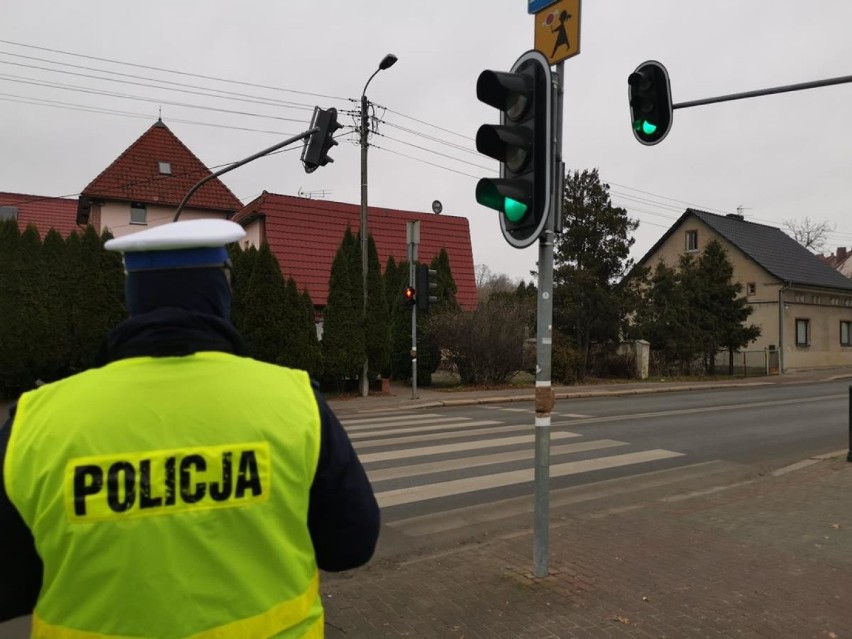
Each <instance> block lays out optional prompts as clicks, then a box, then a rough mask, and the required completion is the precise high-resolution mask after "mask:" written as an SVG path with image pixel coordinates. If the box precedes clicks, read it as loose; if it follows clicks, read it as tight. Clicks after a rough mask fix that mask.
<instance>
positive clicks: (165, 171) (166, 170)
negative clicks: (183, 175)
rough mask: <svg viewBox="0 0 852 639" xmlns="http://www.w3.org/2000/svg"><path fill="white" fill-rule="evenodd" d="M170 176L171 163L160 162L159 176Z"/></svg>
mask: <svg viewBox="0 0 852 639" xmlns="http://www.w3.org/2000/svg"><path fill="white" fill-rule="evenodd" d="M171 174H172V163H171V162H160V175H171Z"/></svg>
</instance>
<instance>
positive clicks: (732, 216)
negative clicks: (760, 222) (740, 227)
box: [725, 213, 745, 222]
mask: <svg viewBox="0 0 852 639" xmlns="http://www.w3.org/2000/svg"><path fill="white" fill-rule="evenodd" d="M725 217H727V218H729V219H731V220H739V221H740V222H745V216H743V215H740V214H738V213H728V214H726V215H725Z"/></svg>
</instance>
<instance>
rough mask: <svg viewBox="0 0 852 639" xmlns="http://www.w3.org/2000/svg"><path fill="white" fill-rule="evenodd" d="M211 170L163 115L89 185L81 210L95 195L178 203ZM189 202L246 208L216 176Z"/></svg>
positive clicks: (228, 210)
mask: <svg viewBox="0 0 852 639" xmlns="http://www.w3.org/2000/svg"><path fill="white" fill-rule="evenodd" d="M211 173H212V172H211V171H210V169H208V168H207V167H206V166H205V165H204V163H202V162H201V160H199V159H198V158H197V157H196V156H195V154H193V153H192V151H190V150H189V149H188V148H187V147H186V146H185V145H184V144H183V142H181V141H180V140H179V139H178V138H177V136H175V134H174V133H172V131H171V129H169V128H168V127H167V126H166V125H165V123H164V122H163V121H162V120H157V122H155V123H154V124H153V125H152V126H151V127H150V128H149V129H148V130H147V131H146V132H145V133H143V134H142V135H141V136H140V137H139V138H138V139H137V140H136V141H135V142H134V143H133V144H131V145H130V146H129V147H128V148H127V149H126V150H125V151H124V152H123V153H122V154H121V155H119V156H118V158H116V159H115V161H113V162H112V164H110V165H109V166H108V167H107V168H106V169H104V170H103V171H102V172H101V173H100V175H98V176H97V177H96V178H95V179H94V180H92V182H91V183H90V184H89V185H88V186H87V187H86V188H85V189H83V192H82V193H81V197H80V200H81V210H84V209H85V206H86V205H87V204H88V203H89V202H92V201H102V202H103V201H119V202H140V203H144V204H151V205H159V206H167V207H177V205H178V204H180V202H181V200H183V198H184V196H185V195H186V193H187V192H188V191H189V190H190V189H191V188H192V187H193V186H194V185H195V184H197V183H198V182H199V181H200V180H201V179H202V178H205V177H207V176H209V175H211ZM187 207H188V208H196V209H207V210H212V211H220V212H223V213H225V214H232V213H234V212H236V211H238V210H240V209H241V208H242V203H241V202H240V201H239V200H238V199H237V198H236V196H235V195H234V194H233V193H232V192H231V191H230V189H228V187H226V186H225V185H224V184H223V183H222V182H221V181H220V180H219V179H218V178H214V179H212V180H210V181H209V182H207V183H206V184H205V185H204V186H202V187H201V188H200V189H199V190H198V191H197V192H196V193H195V194H193V196H192V197H191V198H190V200H189V202H188V203H187Z"/></svg>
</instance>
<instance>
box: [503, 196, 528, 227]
mask: <svg viewBox="0 0 852 639" xmlns="http://www.w3.org/2000/svg"><path fill="white" fill-rule="evenodd" d="M503 212H504V213H505V214H506V219H508V220H509V221H510V222H520V221H521V220H522V219H524V215H526V214H527V205H526V204H524V203H523V202H518V201H517V200H513V199H512V198H510V197H507V198H505V200H503Z"/></svg>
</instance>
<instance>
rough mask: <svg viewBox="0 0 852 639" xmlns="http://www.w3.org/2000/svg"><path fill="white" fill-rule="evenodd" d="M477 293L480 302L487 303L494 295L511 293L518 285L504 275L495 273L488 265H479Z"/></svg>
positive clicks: (477, 269) (475, 268)
mask: <svg viewBox="0 0 852 639" xmlns="http://www.w3.org/2000/svg"><path fill="white" fill-rule="evenodd" d="M474 271H475V273H476V292H477V297H478V299H479V301H480V302H487V301H488V300H489V299H490V298H491V295H493V294H494V293H511V292H512V291H514V290H515V288H517V283H516V282H513V281H512V279H511V278H510V277H509V276H508V275H506V274H504V273H495V272H494V271H492V270H491V269H490V268H488V265H486V264H477V265H476V266H475V267H474Z"/></svg>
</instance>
